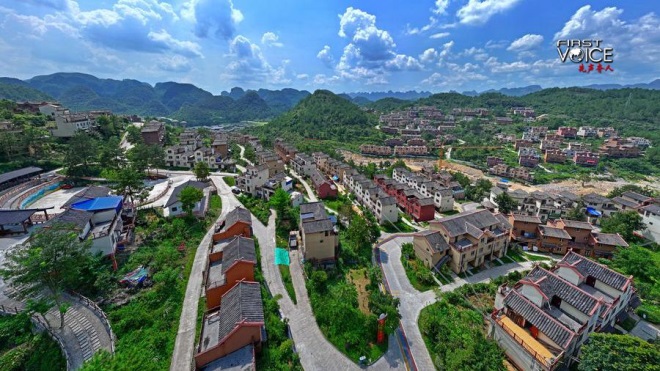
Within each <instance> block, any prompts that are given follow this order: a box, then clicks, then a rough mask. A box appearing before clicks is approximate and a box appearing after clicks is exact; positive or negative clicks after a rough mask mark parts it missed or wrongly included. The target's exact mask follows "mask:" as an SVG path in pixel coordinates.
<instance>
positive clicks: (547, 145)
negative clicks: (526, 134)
mask: <svg viewBox="0 0 660 371" xmlns="http://www.w3.org/2000/svg"><path fill="white" fill-rule="evenodd" d="M561 144H562V142H561V141H559V140H550V139H543V140H542V141H541V146H540V147H539V149H540V150H541V151H542V152H546V151H548V150H553V149H559V147H561Z"/></svg>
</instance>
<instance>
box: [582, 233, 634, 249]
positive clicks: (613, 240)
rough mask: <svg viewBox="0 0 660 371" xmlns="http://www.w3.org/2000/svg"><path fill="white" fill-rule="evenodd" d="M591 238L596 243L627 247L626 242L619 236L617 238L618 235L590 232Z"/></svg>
mask: <svg viewBox="0 0 660 371" xmlns="http://www.w3.org/2000/svg"><path fill="white" fill-rule="evenodd" d="M591 236H592V237H593V239H594V240H596V243H601V244H603V245H610V246H619V247H628V243H626V241H625V240H624V239H623V238H622V237H621V236H619V234H618V233H596V232H591Z"/></svg>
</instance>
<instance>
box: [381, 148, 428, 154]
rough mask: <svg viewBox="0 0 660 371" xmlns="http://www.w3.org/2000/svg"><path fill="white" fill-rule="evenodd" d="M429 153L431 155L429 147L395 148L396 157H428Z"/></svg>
mask: <svg viewBox="0 0 660 371" xmlns="http://www.w3.org/2000/svg"><path fill="white" fill-rule="evenodd" d="M387 148H389V147H387ZM428 153H429V149H428V147H427V146H395V147H394V156H426V155H427V154H428Z"/></svg>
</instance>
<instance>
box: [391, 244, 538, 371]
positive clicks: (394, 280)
mask: <svg viewBox="0 0 660 371" xmlns="http://www.w3.org/2000/svg"><path fill="white" fill-rule="evenodd" d="M409 242H412V236H406V237H394V238H393V239H390V240H387V239H385V242H383V243H381V244H380V245H379V246H378V248H379V254H380V262H381V267H382V269H383V273H384V274H385V281H386V286H387V287H388V289H389V291H390V293H391V294H392V295H393V296H394V297H396V298H399V300H400V305H399V313H401V325H402V327H403V330H404V332H405V336H406V339H407V343H408V344H407V345H408V346H409V348H410V352H411V353H412V358H413V360H414V361H413V363H414V368H415V369H417V370H434V369H435V366H434V365H433V361H432V358H431V355H430V354H429V352H428V350H427V349H426V345H425V344H424V339H423V338H422V334H421V332H420V330H419V326H418V324H417V321H418V319H419V314H420V312H421V311H422V309H424V308H425V307H427V306H428V305H431V304H433V303H435V302H436V294H435V292H434V290H428V291H425V292H419V291H417V290H416V289H415V288H414V287H413V286H412V284H410V281H409V280H408V277H407V276H406V271H405V269H404V268H403V265H402V264H401V245H402V244H404V243H409ZM533 264H534V263H533V262H523V263H511V264H505V265H502V266H498V267H493V268H490V269H488V270H485V271H482V272H479V273H477V274H475V275H473V276H470V277H468V278H466V279H463V278H455V279H454V282H452V283H450V284H448V285H443V286H441V287H440V290H441V291H443V292H449V291H453V290H456V289H457V288H459V287H461V286H463V285H466V284H474V283H481V282H489V281H490V280H491V279H493V278H496V277H500V276H503V275H506V274H508V273H509V272H513V271H522V270H527V269H531V267H532V265H533Z"/></svg>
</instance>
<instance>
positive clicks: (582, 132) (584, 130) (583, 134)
mask: <svg viewBox="0 0 660 371" xmlns="http://www.w3.org/2000/svg"><path fill="white" fill-rule="evenodd" d="M576 135H577V136H578V137H580V138H595V137H597V136H598V130H596V128H594V127H591V126H580V127H579V128H578V131H577V134H576Z"/></svg>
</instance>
